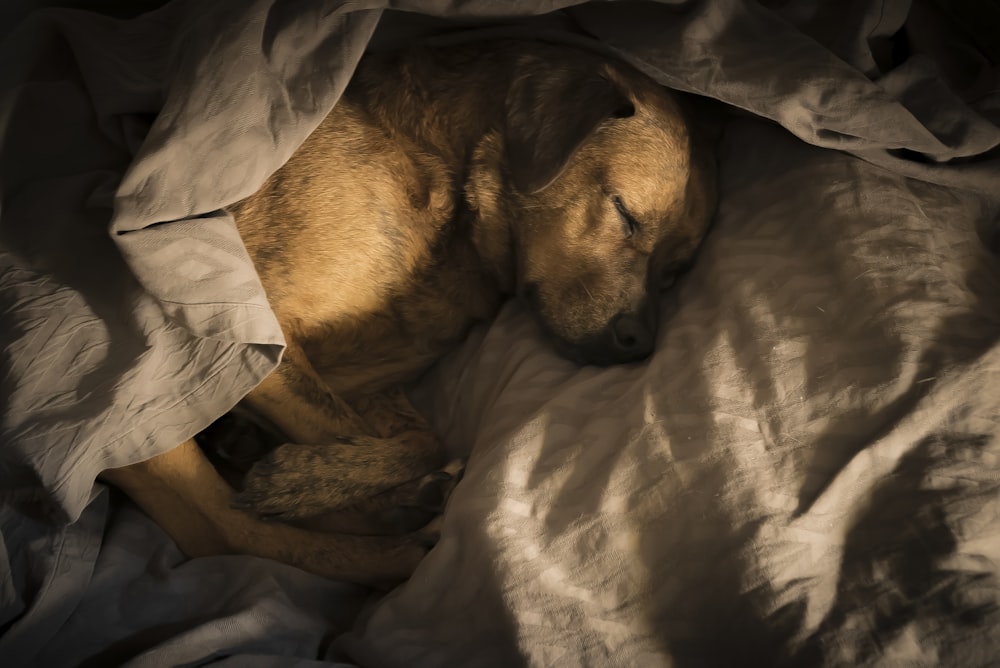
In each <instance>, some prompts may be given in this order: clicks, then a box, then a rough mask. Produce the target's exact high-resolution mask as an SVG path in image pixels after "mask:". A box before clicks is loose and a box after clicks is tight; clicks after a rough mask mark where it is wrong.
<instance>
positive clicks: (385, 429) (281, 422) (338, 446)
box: [237, 344, 445, 519]
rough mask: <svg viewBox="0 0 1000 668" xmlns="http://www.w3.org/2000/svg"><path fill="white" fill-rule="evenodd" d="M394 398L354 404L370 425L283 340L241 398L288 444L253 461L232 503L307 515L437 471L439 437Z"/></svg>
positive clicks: (265, 512)
mask: <svg viewBox="0 0 1000 668" xmlns="http://www.w3.org/2000/svg"><path fill="white" fill-rule="evenodd" d="M401 396H402V395H397V396H395V397H394V398H389V399H388V400H380V401H378V402H376V403H375V404H371V402H369V403H367V404H365V405H363V406H361V407H362V408H363V409H364V410H365V411H366V412H367V413H368V414H369V416H372V417H374V418H375V424H370V423H368V422H366V421H365V420H363V419H362V418H361V417H360V416H358V414H357V412H356V411H355V410H354V409H353V408H351V407H350V406H348V405H347V403H346V402H344V401H343V400H342V399H340V398H339V397H337V396H335V395H334V394H333V393H332V392H330V391H329V389H328V388H327V386H326V385H325V383H323V381H322V379H320V378H319V377H318V375H317V374H316V372H315V371H314V370H313V368H312V366H311V365H310V364H309V362H308V360H307V359H306V358H305V356H304V355H303V354H302V353H301V351H300V349H298V348H297V347H296V346H295V345H294V344H290V345H289V347H288V349H287V351H286V355H285V358H284V359H283V360H282V363H281V365H280V367H279V368H278V369H277V370H276V371H275V373H273V374H271V376H269V377H268V378H267V379H266V380H265V381H264V383H262V384H261V385H260V386H259V387H258V388H257V389H256V390H254V391H253V392H252V393H251V394H250V395H249V396H248V397H247V400H248V402H249V403H250V404H251V405H252V406H253V407H254V409H255V410H257V411H258V412H260V413H261V414H263V415H264V416H265V417H267V418H268V419H269V420H271V421H272V422H274V423H275V424H276V425H277V426H278V427H279V428H281V429H282V430H283V431H284V432H285V433H286V434H287V435H288V436H289V437H290V438H291V439H292V441H293V442H292V443H287V444H285V445H281V446H279V447H277V448H275V449H274V450H272V451H271V452H270V453H268V454H267V455H265V456H264V457H263V458H262V459H261V460H260V461H258V462H257V463H256V464H254V466H253V467H252V468H251V469H250V471H249V473H248V474H247V476H246V478H245V479H244V485H243V491H242V492H241V493H240V494H239V496H238V497H237V505H238V506H239V507H241V508H244V509H246V510H253V511H254V512H256V513H258V514H260V515H262V516H265V517H270V518H274V519H300V518H304V517H311V516H316V515H320V514H323V513H326V512H329V511H332V510H344V509H348V508H351V507H352V506H356V505H357V504H358V503H360V502H363V501H366V500H368V499H371V498H373V497H375V496H378V495H380V494H382V493H383V492H386V490H389V489H392V488H395V487H398V486H400V485H403V484H405V483H409V482H411V481H413V480H415V479H417V478H420V477H421V476H423V475H425V474H427V473H429V472H431V471H434V470H435V469H437V468H440V467H441V466H442V465H443V464H444V459H445V457H444V452H443V449H442V448H441V446H440V443H439V441H438V439H437V438H436V437H435V436H434V434H433V433H432V432H431V430H430V428H429V426H428V425H427V424H426V422H424V421H423V419H422V418H421V417H420V416H419V414H417V413H416V411H415V410H414V409H413V408H412V407H409V404H408V402H407V403H405V404H402V403H400V397H401ZM403 398H404V399H405V397H403ZM362 403H365V402H362ZM376 413H378V415H376Z"/></svg>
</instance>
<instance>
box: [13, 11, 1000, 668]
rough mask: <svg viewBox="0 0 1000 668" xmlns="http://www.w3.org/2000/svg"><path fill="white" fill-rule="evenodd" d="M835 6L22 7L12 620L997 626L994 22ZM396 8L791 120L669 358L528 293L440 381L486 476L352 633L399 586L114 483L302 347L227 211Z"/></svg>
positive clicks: (233, 635) (941, 655) (756, 634)
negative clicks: (535, 310)
mask: <svg viewBox="0 0 1000 668" xmlns="http://www.w3.org/2000/svg"><path fill="white" fill-rule="evenodd" d="M823 7H824V3H817V2H807V1H806V0H792V1H790V2H769V3H761V4H758V3H755V2H749V1H746V2H738V1H736V0H691V1H689V2H662V3H625V2H616V3H599V2H589V3H588V2H573V1H564V2H547V3H537V2H522V1H519V0H518V1H514V2H510V3H494V2H488V1H486V0H483V1H481V2H477V1H475V0H473V1H471V2H454V1H452V0H440V1H439V2H418V1H417V0H412V1H409V2H384V1H377V0H370V1H368V2H326V3H320V2H274V3H272V2H269V1H267V0H258V1H257V2H253V3H244V2H235V1H233V2H226V3H210V4H208V5H205V4H204V3H195V2H190V3H185V2H179V1H178V2H173V3H171V4H169V5H168V6H166V7H165V8H163V9H161V10H158V11H156V12H154V13H151V14H147V15H144V16H142V17H139V18H137V19H135V20H132V21H128V22H120V21H115V20H111V19H107V18H102V17H99V16H96V15H92V14H86V13H81V12H70V11H52V12H48V13H44V14H39V15H36V16H35V17H34V18H33V19H31V20H29V21H28V22H26V23H24V24H22V25H21V26H20V27H19V28H18V29H15V30H13V31H11V32H10V33H8V34H6V36H5V37H4V39H3V41H2V43H0V57H2V58H3V62H5V63H7V64H8V66H7V67H6V68H5V69H4V71H3V72H2V73H0V91H3V94H2V96H0V132H2V134H0V137H2V140H0V141H2V143H0V195H2V208H0V349H2V350H3V353H4V354H3V357H0V360H2V362H0V363H2V367H0V394H2V397H3V402H2V403H0V415H2V418H0V420H2V422H0V488H2V489H3V490H4V491H5V499H6V500H7V501H8V502H9V503H10V504H11V505H8V506H7V507H5V508H4V509H3V511H2V515H0V529H2V535H3V547H4V553H3V556H5V557H6V563H7V564H8V566H9V568H8V569H7V570H6V572H5V573H4V577H3V578H0V596H2V599H0V624H4V625H6V626H4V627H0V628H3V629H4V633H3V635H2V637H0V656H3V657H4V658H5V659H8V660H12V661H14V663H13V665H29V662H30V663H32V664H35V665H53V666H58V665H77V664H79V663H80V662H81V661H84V660H87V659H89V660H91V661H94V662H96V663H94V664H92V665H99V664H100V662H101V661H104V662H105V663H106V662H107V661H111V662H124V661H128V660H131V661H132V662H133V663H132V665H144V666H147V665H194V664H197V663H199V662H204V661H208V660H212V659H219V658H222V657H229V658H228V659H225V660H224V662H229V663H230V664H232V665H309V664H308V663H307V662H308V661H310V660H315V659H319V658H320V657H326V658H327V659H329V660H331V661H332V660H336V659H343V658H344V657H345V655H344V652H347V655H346V656H348V657H349V658H350V659H351V660H354V661H357V662H359V663H362V664H390V665H393V664H405V665H441V664H445V663H447V664H458V665H510V664H511V663H520V662H524V661H527V662H529V663H533V664H542V665H595V664H596V665H605V664H609V663H610V664H621V665H670V664H678V665H685V664H686V665H715V664H725V665H732V664H734V663H739V664H746V663H748V662H762V663H765V664H772V665H774V664H780V663H792V664H805V665H842V664H844V663H849V664H886V663H888V664H892V663H893V662H906V663H908V664H910V665H941V664H945V665H962V666H966V665H986V664H987V663H989V662H990V659H991V657H992V656H996V655H997V654H998V653H1000V648H997V647H996V645H995V643H996V642H997V638H998V637H1000V628H998V625H997V611H996V606H997V595H998V586H997V581H996V577H997V574H996V568H995V564H996V563H997V562H998V560H1000V540H998V533H1000V523H998V521H997V516H996V513H997V490H996V480H997V479H998V475H997V474H998V470H997V468H998V458H997V457H998V446H997V442H996V437H997V433H998V431H997V423H996V420H997V418H996V415H997V399H996V392H995V387H996V382H997V379H996V368H997V363H998V361H1000V360H998V358H997V354H998V353H997V350H996V343H997V335H998V333H1000V319H998V317H997V310H996V304H997V303H1000V302H998V298H1000V286H998V285H997V275H998V274H997V269H998V267H997V266H996V261H995V259H994V258H993V257H992V256H990V255H988V254H987V253H986V251H985V245H984V243H983V239H985V238H987V235H989V234H991V230H992V229H993V228H994V227H995V225H996V223H997V221H998V211H1000V205H998V201H997V197H998V192H997V191H998V188H997V184H998V183H1000V163H998V161H997V150H996V146H997V145H998V143H1000V130H998V128H997V125H996V123H997V119H998V111H1000V94H998V93H997V90H998V89H997V86H996V85H995V84H996V81H997V72H996V69H995V68H993V69H991V68H990V66H989V65H988V63H984V62H977V63H976V65H977V67H979V70H978V71H979V73H980V76H979V79H978V84H977V85H978V87H977V89H976V90H977V92H976V93H975V94H974V95H973V94H970V93H969V91H967V90H962V89H949V87H948V86H947V85H946V84H947V83H948V81H946V80H945V78H944V77H943V75H942V74H941V72H942V71H953V70H954V68H953V67H946V68H944V69H943V70H939V68H938V66H937V65H936V64H935V61H934V60H932V58H931V56H933V58H934V59H936V60H937V62H941V61H942V59H945V58H949V57H954V58H956V59H959V60H961V61H962V62H968V60H969V59H970V58H972V59H974V55H970V54H969V52H967V51H963V52H961V53H958V54H951V53H941V52H935V53H916V54H914V55H913V56H912V57H911V58H909V59H908V60H907V61H905V62H903V63H901V64H898V65H895V66H894V65H893V63H892V61H891V59H890V58H889V56H888V55H887V51H888V45H887V39H888V37H889V36H891V35H892V34H894V33H896V32H897V31H898V30H899V28H900V27H901V26H903V25H904V21H905V19H906V18H907V16H908V10H909V9H910V4H909V3H908V2H902V1H899V0H886V1H885V2H877V1H871V2H865V1H860V0H859V1H858V2H852V3H848V4H847V5H845V6H844V8H843V10H842V11H839V12H837V13H836V15H835V16H833V17H832V18H831V16H829V15H828V13H827V12H825V11H824V9H823ZM384 9H392V10H403V12H419V13H421V14H426V15H428V16H427V17H417V16H415V15H412V14H406V13H403V12H388V13H383V10H384ZM556 9H562V10H564V11H563V12H562V13H560V14H559V15H554V16H548V17H544V19H543V20H541V21H534V22H527V23H526V22H524V21H512V20H509V19H504V20H503V21H502V24H503V25H504V26H505V27H503V28H500V29H497V28H496V27H492V25H493V24H492V21H487V22H486V23H487V24H488V27H485V28H484V20H485V19H497V18H500V17H505V16H510V15H522V14H525V15H526V14H529V13H530V14H544V13H546V12H548V11H551V10H556ZM432 16H442V17H448V18H449V19H450V20H453V21H456V20H457V21H459V23H448V24H443V23H442V22H441V21H439V20H436V19H433V18H431V17H432ZM380 18H381V19H382V21H381V23H379V21H380ZM376 24H379V27H380V29H379V31H378V32H376V33H375V35H374V41H373V44H375V45H380V46H385V45H388V44H398V43H405V42H407V41H409V40H412V39H416V38H418V37H420V38H423V37H427V36H431V35H436V34H437V33H438V32H439V30H440V29H441V28H442V27H447V28H454V26H456V25H461V26H462V27H463V28H466V30H463V31H462V32H460V33H458V34H455V33H452V32H450V31H449V35H448V36H447V37H446V39H481V38H482V37H483V36H485V35H487V34H498V30H499V31H500V32H503V33H506V34H509V33H511V32H515V33H530V34H533V35H544V36H547V37H548V38H557V39H566V40H570V41H576V42H588V43H591V44H593V46H594V48H605V49H610V50H612V51H615V52H617V53H619V54H621V55H622V56H623V57H625V58H627V59H629V60H631V61H632V62H634V63H635V64H636V65H637V66H639V67H641V68H642V69H644V70H645V71H646V72H648V73H649V74H650V75H651V76H653V77H655V78H657V79H658V80H659V81H661V82H662V83H664V84H667V85H671V86H674V87H677V88H680V89H683V90H686V91H690V92H696V93H701V94H704V95H706V96H708V97H711V98H715V99H718V100H722V101H724V102H727V103H729V104H731V105H733V107H735V108H738V109H742V110H746V111H749V112H752V113H753V114H755V115H758V116H760V117H763V118H764V119H770V120H771V121H773V122H774V123H772V124H768V123H765V122H764V121H761V120H748V119H745V118H742V119H741V118H738V117H734V119H733V120H731V121H730V122H729V123H728V125H727V132H726V135H725V140H724V142H723V152H722V160H723V175H722V206H721V210H720V214H719V218H718V222H717V226H716V229H715V230H713V232H712V234H711V236H710V238H709V241H708V243H707V246H706V248H705V252H704V253H703V255H702V257H701V258H700V259H699V262H698V264H697V266H696V268H695V270H694V271H693V272H692V274H691V275H689V276H688V277H687V278H686V279H685V280H684V281H683V283H682V285H681V286H680V287H679V289H678V290H677V291H676V292H675V293H674V295H673V296H672V297H670V298H669V299H668V300H667V301H666V302H665V303H664V309H665V312H666V313H667V314H668V315H669V320H668V326H667V327H666V328H665V330H664V332H663V334H662V340H661V342H660V347H659V352H658V353H657V355H656V357H655V358H654V359H653V360H652V361H651V362H650V363H649V364H646V365H643V366H640V367H636V368H617V369H607V370H595V369H577V368H574V367H573V366H572V365H569V364H567V363H565V362H563V361H561V360H560V359H558V358H557V357H555V356H554V355H553V354H552V353H551V352H550V351H549V350H548V349H547V348H546V347H545V346H544V344H543V343H542V342H541V341H540V340H539V338H538V334H537V332H536V331H535V328H534V325H533V324H532V322H531V320H530V318H528V317H527V316H526V315H525V314H524V313H523V312H522V311H521V310H520V309H519V308H518V307H517V306H515V305H511V306H509V307H508V308H506V309H505V311H504V312H503V314H502V317H501V318H500V320H499V321H498V322H497V323H495V324H494V325H493V326H492V327H491V328H489V329H488V330H481V331H478V332H477V333H476V334H475V335H474V336H473V337H472V339H471V340H470V341H469V342H468V344H467V345H466V346H464V347H463V348H462V349H461V350H460V351H457V352H456V354H455V355H453V356H452V357H451V358H449V359H448V360H446V361H445V362H444V363H443V364H441V365H439V367H437V368H436V369H435V370H434V371H433V372H432V373H431V374H429V375H428V377H427V378H426V379H425V380H424V381H423V382H422V383H421V385H420V387H419V388H417V390H416V399H417V400H418V403H419V404H420V405H421V406H422V407H423V408H424V409H425V411H426V413H427V415H428V416H429V417H430V418H431V419H432V421H433V422H434V423H435V425H436V426H437V427H438V428H439V429H440V430H441V433H442V435H443V436H444V437H445V439H446V441H447V443H448V444H449V446H451V447H453V448H454V449H455V451H456V452H459V453H471V461H470V466H469V470H468V473H467V478H466V479H465V480H464V481H463V483H462V484H461V485H460V486H459V488H458V491H457V492H456V495H455V497H454V499H453V502H452V504H451V506H450V508H449V510H448V513H447V514H446V517H445V530H444V535H443V537H442V541H441V543H440V544H439V545H438V547H437V548H435V550H434V551H433V552H432V553H431V555H430V556H429V557H428V559H427V560H426V561H425V562H424V563H423V564H422V565H421V567H420V569H419V571H418V573H417V575H416V576H415V577H414V578H413V579H412V580H411V581H410V582H408V583H407V584H406V585H405V586H403V587H402V588H400V589H399V590H397V591H396V592H394V593H392V594H391V595H389V596H388V597H387V598H386V599H385V600H383V601H380V602H375V601H373V602H372V605H370V607H369V608H368V610H367V611H366V613H365V614H364V615H363V616H362V617H361V619H360V620H359V623H358V626H357V628H356V629H355V631H354V632H353V633H351V634H345V635H343V636H342V637H341V638H340V639H339V642H338V643H337V644H336V646H335V647H334V648H332V649H329V650H325V649H324V648H325V639H329V638H330V637H333V636H335V635H337V634H338V633H339V632H340V631H343V630H344V629H346V626H347V624H348V623H349V622H348V620H349V619H351V618H352V617H353V616H354V614H355V613H356V612H357V611H358V609H359V607H360V596H361V592H359V591H358V590H356V589H354V588H350V587H343V586H341V585H337V584H335V583H326V582H323V581H322V580H319V579H318V578H314V577H311V576H308V575H306V574H303V573H300V572H297V571H294V570H293V569H288V568H285V567H282V566H280V565H277V564H271V563H266V562H262V561H260V560H255V559H250V558H246V557H231V558H227V559H225V560H213V559H198V560H193V561H191V562H186V563H182V562H181V560H180V557H179V555H178V554H177V553H176V550H175V549H174V548H173V547H172V546H171V545H170V544H169V541H168V540H167V539H166V538H165V536H163V535H162V532H159V530H158V529H156V528H155V527H154V526H152V524H151V523H150V522H149V520H148V519H146V518H145V517H144V516H142V515H140V514H139V513H137V512H135V511H133V510H129V509H128V508H125V509H117V510H115V509H113V508H112V507H110V506H109V505H108V503H107V501H108V499H107V497H106V495H105V494H104V493H102V492H100V491H96V492H95V488H94V485H93V481H94V478H95V476H96V474H97V473H98V472H99V471H100V470H102V469H103V468H106V467H108V466H120V465H124V464H127V463H130V462H134V461H139V460H141V459H144V458H148V457H151V456H153V455H155V454H158V453H160V452H163V451H165V450H167V449H169V448H171V447H174V446H175V445H176V444H177V443H179V442H180V441H181V440H183V439H184V438H187V437H188V436H190V435H191V434H193V433H195V432H197V431H198V430H199V429H201V428H202V427H204V426H205V425H206V424H208V423H209V422H210V421H211V420H212V419H213V418H215V417H217V416H218V415H219V414H221V413H222V412H224V411H225V410H227V409H228V408H229V407H230V406H232V405H233V404H234V403H235V402H236V401H238V400H239V399H240V398H241V397H242V396H243V394H245V392H246V391H248V390H249V389H250V388H251V387H253V385H254V384H255V383H257V382H259V380H260V379H261V378H262V377H263V376H264V375H265V374H266V373H268V371H269V370H270V369H272V368H273V366H274V365H275V364H276V362H277V360H278V358H279V355H280V352H281V348H282V340H281V335H280V331H279V330H278V328H277V326H276V323H275V320H274V317H273V315H272V314H271V312H270V311H269V309H268V308H267V304H266V300H265V298H264V295H263V291H262V289H261V286H260V283H259V281H258V280H257V277H256V274H255V272H254V271H253V268H252V266H251V265H250V263H249V260H248V258H247V255H246V252H245V250H244V249H243V247H242V244H241V243H240V241H239V237H238V235H237V233H236V231H235V227H234V226H233V224H232V221H231V220H230V219H229V218H228V216H226V215H225V214H224V213H221V212H220V211H221V209H222V208H223V207H224V206H226V205H227V204H229V203H231V202H233V201H235V200H237V199H239V198H240V197H242V196H245V195H246V194H249V193H250V192H252V191H253V190H254V189H255V188H256V187H257V186H258V185H259V184H260V183H261V182H262V181H263V180H264V179H265V178H266V176H267V175H268V174H269V173H271V172H272V171H273V170H275V169H277V168H278V167H279V166H280V164H281V163H282V162H283V161H284V160H285V159H286V158H287V157H288V155H290V154H291V153H292V152H293V151H294V149H295V148H296V147H297V146H298V144H299V143H300V142H301V141H302V140H303V139H304V138H305V137H306V136H307V135H308V133H309V132H310V131H311V129H312V128H314V127H315V126H316V124H318V123H319V121H320V120H321V119H322V118H323V117H324V116H325V114H326V113H327V112H328V111H329V109H330V108H331V107H332V105H333V104H334V103H335V101H336V98H337V96H338V95H339V94H340V92H341V90H342V89H343V86H344V85H345V84H346V82H347V80H348V79H349V76H350V73H351V71H352V70H353V67H354V65H355V64H356V62H357V60H358V59H359V58H360V57H361V53H362V50H363V49H364V47H365V45H366V44H367V43H368V41H369V39H370V38H372V36H373V31H374V30H375V27H376ZM592 38H596V40H594V39H592ZM991 77H992V78H991ZM982 81H993V82H994V84H993V86H992V88H991V87H990V85H985V86H984V85H983V84H982ZM951 83H952V84H953V85H955V84H956V82H954V81H952V82H951ZM157 112H159V113H158V115H156V116H155V117H154V114H157ZM779 126H783V129H782V127H779ZM796 137H797V139H796ZM803 140H804V141H803ZM808 144H813V145H814V146H809V145H808ZM829 149H841V151H843V152H841V151H835V150H829ZM848 153H850V154H853V156H851V155H848ZM859 158H860V159H859ZM909 177H915V178H909ZM109 232H110V234H109ZM53 518H56V519H57V520H58V518H63V519H69V520H75V522H74V523H72V524H69V525H65V524H64V523H60V522H58V521H53ZM46 520H48V521H46Z"/></svg>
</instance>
